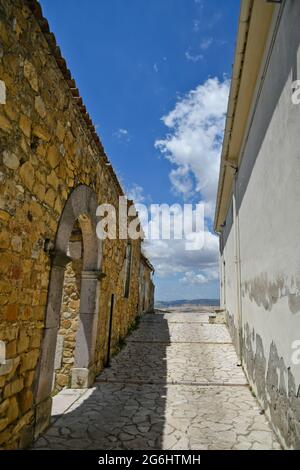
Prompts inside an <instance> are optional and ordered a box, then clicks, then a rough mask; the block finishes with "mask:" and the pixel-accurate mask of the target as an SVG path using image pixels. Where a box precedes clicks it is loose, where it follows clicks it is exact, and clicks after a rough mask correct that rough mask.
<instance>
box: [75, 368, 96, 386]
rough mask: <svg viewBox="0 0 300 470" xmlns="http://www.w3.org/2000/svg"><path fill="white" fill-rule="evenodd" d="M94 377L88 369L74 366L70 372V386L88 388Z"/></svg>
mask: <svg viewBox="0 0 300 470" xmlns="http://www.w3.org/2000/svg"><path fill="white" fill-rule="evenodd" d="M94 378H95V377H94V374H93V373H92V371H91V370H90V369H86V368H81V369H79V368H76V367H74V368H73V369H72V373H71V388H89V387H90V386H91V385H92V384H93V382H94Z"/></svg>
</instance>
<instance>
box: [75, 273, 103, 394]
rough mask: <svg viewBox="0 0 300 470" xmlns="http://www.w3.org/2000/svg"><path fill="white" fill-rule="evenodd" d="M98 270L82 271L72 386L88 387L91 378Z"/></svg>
mask: <svg viewBox="0 0 300 470" xmlns="http://www.w3.org/2000/svg"><path fill="white" fill-rule="evenodd" d="M102 277H103V274H102V273H101V272H100V271H82V273H81V290H80V313H79V323H78V331H77V338H76V347H75V353H74V359H75V367H74V368H73V369H72V377H71V384H72V385H71V386H72V388H86V387H89V386H90V385H91V384H92V382H93V380H94V376H93V372H92V370H91V366H93V361H94V354H95V345H96V333H97V323H98V296H99V291H98V287H99V280H100V279H101V278H102Z"/></svg>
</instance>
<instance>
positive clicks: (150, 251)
mask: <svg viewBox="0 0 300 470" xmlns="http://www.w3.org/2000/svg"><path fill="white" fill-rule="evenodd" d="M137 209H138V211H139V213H140V216H141V219H142V225H143V228H144V231H145V233H147V229H146V221H147V219H146V217H145V214H143V212H142V211H140V208H139V207H138V206H137ZM194 216H195V211H194V212H193V213H192V214H191V216H190V219H189V220H188V223H187V225H186V226H185V234H184V235H185V236H184V238H183V239H182V240H176V239H174V237H172V236H171V239H170V240H162V239H160V240H152V239H150V238H148V239H146V240H145V252H146V253H147V256H149V258H150V260H151V262H152V263H153V264H154V266H155V269H156V273H157V275H158V276H159V277H167V276H172V275H175V274H182V275H183V276H184V275H185V273H186V272H194V274H195V276H196V275H198V274H200V273H203V274H202V275H203V276H204V277H205V278H206V279H207V282H208V281H210V280H214V279H216V277H215V274H213V273H216V272H217V271H218V247H219V241H218V237H217V236H216V235H215V234H213V233H211V232H210V231H209V230H208V229H207V228H206V227H203V228H202V229H200V231H199V232H198V233H195V231H194V230H193V229H194V227H193V223H192V219H193V218H194ZM158 218H159V216H158V215H156V216H155V217H154V218H152V220H151V223H150V224H149V225H150V232H151V230H152V227H153V226H159V234H161V232H162V225H161V224H160V225H159V221H158ZM181 221H182V219H181V213H180V211H176V210H175V211H174V216H173V220H172V222H173V223H172V224H171V226H172V229H171V235H173V233H174V227H178V225H179V224H180V222H181ZM160 238H161V237H160ZM197 239H198V240H199V241H200V243H201V241H202V240H203V246H202V248H201V249H199V250H192V251H189V250H187V249H186V241H187V240H190V241H191V240H193V241H195V240H197Z"/></svg>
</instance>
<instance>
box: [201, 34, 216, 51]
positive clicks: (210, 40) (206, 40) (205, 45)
mask: <svg viewBox="0 0 300 470" xmlns="http://www.w3.org/2000/svg"><path fill="white" fill-rule="evenodd" d="M212 43H213V38H212V37H209V38H204V39H202V41H201V44H200V49H202V50H203V51H204V50H206V49H208V48H209V47H210V46H211V45H212Z"/></svg>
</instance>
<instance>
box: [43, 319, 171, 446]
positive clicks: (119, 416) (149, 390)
mask: <svg viewBox="0 0 300 470" xmlns="http://www.w3.org/2000/svg"><path fill="white" fill-rule="evenodd" d="M146 317H147V318H146V319H145V318H144V319H143V320H142V321H141V323H142V325H141V327H140V330H142V333H143V330H144V331H146V330H147V326H148V325H149V322H150V323H152V322H155V323H156V322H159V325H160V337H161V339H162V342H160V343H151V342H147V341H144V340H143V335H142V337H141V340H139V339H138V338H139V333H138V334H137V335H136V334H133V335H132V336H131V337H129V338H128V344H127V345H126V347H125V348H124V349H122V350H121V352H120V353H119V354H118V355H117V356H115V357H114V358H113V359H112V360H111V367H110V368H107V369H105V370H104V371H103V373H102V374H100V375H99V376H98V377H97V378H96V383H95V385H94V387H93V388H92V389H90V390H88V391H87V393H86V394H85V396H84V397H82V398H79V399H78V400H77V402H75V403H74V404H73V405H72V406H71V408H70V409H69V411H68V412H67V413H66V414H64V415H56V416H55V420H56V421H55V423H54V425H53V426H51V427H50V428H49V429H48V430H47V431H46V432H45V433H44V435H43V436H42V437H41V438H40V439H39V440H38V441H37V442H36V444H35V446H34V448H35V449H99V448H100V449H103V450H106V449H109V450H113V449H121V450H122V449H145V450H147V449H148V450H151V449H162V448H163V432H164V425H165V409H166V395H167V364H166V349H167V347H168V345H169V344H170V335H169V328H168V323H167V321H166V320H165V319H164V318H163V315H151V314H148V315H147V316H146ZM151 339H152V338H149V340H151ZM52 419H53V418H52Z"/></svg>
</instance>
